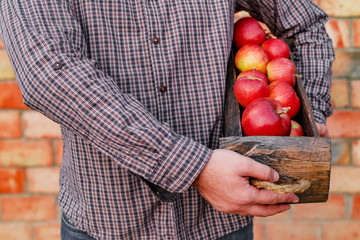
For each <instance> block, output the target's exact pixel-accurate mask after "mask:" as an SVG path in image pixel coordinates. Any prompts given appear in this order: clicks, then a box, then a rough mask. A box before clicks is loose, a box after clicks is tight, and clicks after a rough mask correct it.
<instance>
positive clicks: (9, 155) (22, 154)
mask: <svg viewBox="0 0 360 240" xmlns="http://www.w3.org/2000/svg"><path fill="white" fill-rule="evenodd" d="M52 164H53V158H52V149H51V143H50V142H49V141H22V140H9V141H0V166H3V167H33V166H51V165H52Z"/></svg>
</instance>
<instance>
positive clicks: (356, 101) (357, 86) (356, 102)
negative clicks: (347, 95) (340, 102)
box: [351, 81, 360, 108]
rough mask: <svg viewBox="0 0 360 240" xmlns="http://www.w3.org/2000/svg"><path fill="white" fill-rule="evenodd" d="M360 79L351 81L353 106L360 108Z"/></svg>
mask: <svg viewBox="0 0 360 240" xmlns="http://www.w3.org/2000/svg"><path fill="white" fill-rule="evenodd" d="M359 91H360V81H351V106H352V107H354V108H360V92H359Z"/></svg>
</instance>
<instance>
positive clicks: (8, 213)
mask: <svg viewBox="0 0 360 240" xmlns="http://www.w3.org/2000/svg"><path fill="white" fill-rule="evenodd" d="M56 204H57V203H56V197H55V196H39V197H3V198H2V199H1V216H2V220H3V221H17V220H19V221H49V220H55V219H56V215H57V211H56Z"/></svg>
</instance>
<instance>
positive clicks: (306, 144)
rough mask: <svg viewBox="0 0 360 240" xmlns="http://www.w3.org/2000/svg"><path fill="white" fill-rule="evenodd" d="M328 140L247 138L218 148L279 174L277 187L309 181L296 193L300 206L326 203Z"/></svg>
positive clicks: (234, 139) (226, 140)
mask: <svg viewBox="0 0 360 240" xmlns="http://www.w3.org/2000/svg"><path fill="white" fill-rule="evenodd" d="M330 141H331V139H330V138H320V137H276V136H270V137H268V136H247V137H239V136H238V137H226V138H222V139H221V141H220V148H225V149H229V150H233V151H235V152H238V153H240V154H242V155H245V156H248V157H251V158H253V159H254V160H256V161H258V162H261V163H263V164H266V165H268V166H270V167H272V168H273V169H275V170H276V171H278V172H279V174H280V176H281V178H280V180H279V182H278V184H280V185H282V184H293V183H294V182H296V181H298V180H301V179H303V180H306V181H308V182H310V187H309V188H308V189H307V190H306V191H305V192H303V193H299V194H298V196H299V197H300V203H308V202H325V201H327V198H328V193H329V186H330V171H331V142H330Z"/></svg>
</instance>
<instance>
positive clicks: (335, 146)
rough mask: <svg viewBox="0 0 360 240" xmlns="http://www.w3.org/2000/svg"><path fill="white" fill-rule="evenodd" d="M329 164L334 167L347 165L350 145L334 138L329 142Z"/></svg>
mask: <svg viewBox="0 0 360 240" xmlns="http://www.w3.org/2000/svg"><path fill="white" fill-rule="evenodd" d="M331 162H332V163H333V164H336V165H349V163H350V143H349V141H346V140H344V139H338V138H334V139H332V141H331Z"/></svg>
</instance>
